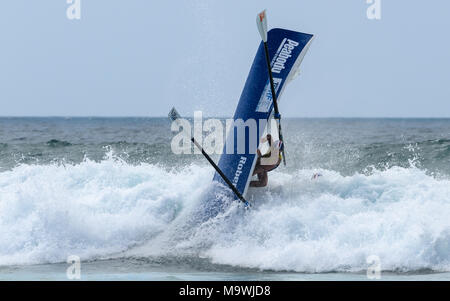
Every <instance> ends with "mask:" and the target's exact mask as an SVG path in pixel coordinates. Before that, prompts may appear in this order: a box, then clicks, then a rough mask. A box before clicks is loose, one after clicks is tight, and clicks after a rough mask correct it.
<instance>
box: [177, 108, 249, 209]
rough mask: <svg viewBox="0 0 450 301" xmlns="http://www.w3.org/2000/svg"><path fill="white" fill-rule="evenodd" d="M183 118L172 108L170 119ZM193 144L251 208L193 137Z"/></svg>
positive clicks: (246, 205)
mask: <svg viewBox="0 0 450 301" xmlns="http://www.w3.org/2000/svg"><path fill="white" fill-rule="evenodd" d="M180 118H181V116H180V114H178V112H177V110H176V109H175V108H172V110H170V112H169V119H170V120H172V121H175V122H179V119H180ZM191 141H192V143H194V144H195V146H196V147H197V148H198V149H199V150H200V151H201V152H202V154H203V156H205V158H206V160H208V162H209V163H210V164H211V165H212V166H213V167H214V169H215V170H216V171H217V173H218V174H219V175H220V176H221V177H222V179H223V180H224V181H225V183H226V184H227V185H228V187H230V189H231V190H232V191H233V192H234V194H236V196H237V197H238V198H239V200H241V201H242V202H243V203H244V205H245V207H250V203H249V202H247V200H246V199H245V198H244V197H243V196H242V194H241V193H240V192H239V190H237V189H236V187H234V185H233V184H232V183H231V181H230V180H228V178H227V176H225V174H224V173H223V172H222V171H221V170H220V168H219V166H217V165H216V163H214V161H213V160H212V159H211V157H210V156H209V155H208V154H207V153H206V152H205V150H204V149H203V147H202V146H201V145H200V144H199V143H197V141H196V140H195V139H194V137H192V136H191Z"/></svg>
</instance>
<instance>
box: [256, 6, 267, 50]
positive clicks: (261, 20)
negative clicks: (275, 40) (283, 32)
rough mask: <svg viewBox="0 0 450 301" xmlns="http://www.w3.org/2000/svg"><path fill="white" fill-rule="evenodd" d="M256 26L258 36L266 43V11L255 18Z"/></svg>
mask: <svg viewBox="0 0 450 301" xmlns="http://www.w3.org/2000/svg"><path fill="white" fill-rule="evenodd" d="M256 25H257V26H258V31H259V34H260V35H261V39H262V40H263V42H264V43H266V42H267V16H266V10H263V11H262V12H260V13H259V14H258V15H257V16H256Z"/></svg>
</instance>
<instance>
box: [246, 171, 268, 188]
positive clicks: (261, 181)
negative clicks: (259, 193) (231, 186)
mask: <svg viewBox="0 0 450 301" xmlns="http://www.w3.org/2000/svg"><path fill="white" fill-rule="evenodd" d="M268 179H269V177H268V176H267V172H266V171H263V172H261V173H258V181H251V182H250V187H265V186H267V181H268Z"/></svg>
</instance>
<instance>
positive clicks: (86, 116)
mask: <svg viewBox="0 0 450 301" xmlns="http://www.w3.org/2000/svg"><path fill="white" fill-rule="evenodd" d="M182 117H186V118H194V116H193V115H189V116H182ZM0 118H168V117H167V116H144V115H134V116H133V115H127V116H119V115H105V116H102V115H0ZM203 118H219V119H232V118H231V117H224V116H203ZM283 118H284V119H289V118H301V119H450V116H442V117H420V116H404V117H402V116H287V117H283Z"/></svg>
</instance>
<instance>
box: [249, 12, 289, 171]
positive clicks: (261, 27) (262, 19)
mask: <svg viewBox="0 0 450 301" xmlns="http://www.w3.org/2000/svg"><path fill="white" fill-rule="evenodd" d="M256 25H257V26H258V31H259V34H260V35H261V39H262V41H263V43H264V52H265V53H266V63H267V70H268V73H269V81H270V92H271V93H272V99H273V108H274V111H275V112H274V118H275V120H276V121H277V125H278V136H279V137H280V141H281V142H282V143H283V145H284V144H285V143H284V141H283V134H282V132H281V115H280V112H279V111H278V103H277V93H276V92H275V85H274V83H273V76H272V67H271V65H270V57H269V49H268V48H267V17H266V11H265V10H263V11H262V12H260V13H259V14H258V15H257V16H256ZM281 153H282V155H283V164H284V166H286V155H285V152H284V147H283V149H282V150H281Z"/></svg>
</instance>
